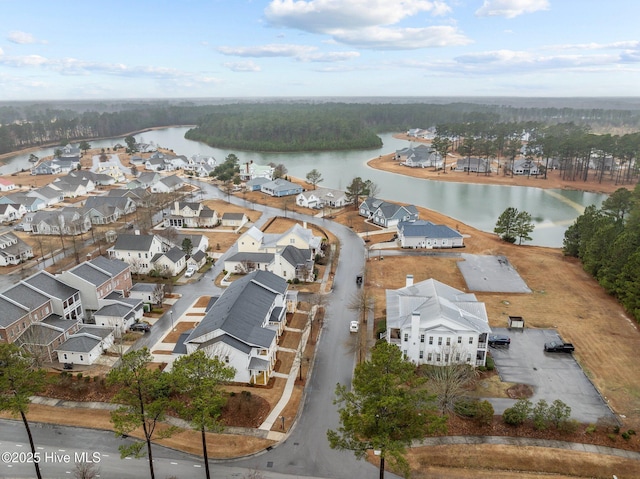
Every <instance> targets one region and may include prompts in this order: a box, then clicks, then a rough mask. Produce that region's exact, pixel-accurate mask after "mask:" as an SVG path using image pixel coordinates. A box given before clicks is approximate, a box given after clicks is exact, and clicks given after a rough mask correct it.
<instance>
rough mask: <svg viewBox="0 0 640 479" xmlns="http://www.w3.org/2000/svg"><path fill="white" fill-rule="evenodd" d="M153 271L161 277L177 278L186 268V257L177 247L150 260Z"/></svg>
mask: <svg viewBox="0 0 640 479" xmlns="http://www.w3.org/2000/svg"><path fill="white" fill-rule="evenodd" d="M151 263H152V264H153V270H155V271H157V272H158V273H159V274H160V275H161V276H178V275H179V274H180V273H181V272H182V270H184V269H185V268H186V267H187V255H186V254H185V252H184V251H182V250H181V249H180V248H178V247H177V246H174V247H173V248H171V249H169V250H168V251H166V252H164V253H158V254H157V255H155V256H154V257H153V258H152V259H151Z"/></svg>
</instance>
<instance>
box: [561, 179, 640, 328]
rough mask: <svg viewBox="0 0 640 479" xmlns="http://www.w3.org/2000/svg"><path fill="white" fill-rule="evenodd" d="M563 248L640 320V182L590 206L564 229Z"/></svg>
mask: <svg viewBox="0 0 640 479" xmlns="http://www.w3.org/2000/svg"><path fill="white" fill-rule="evenodd" d="M563 250H564V253H565V254H566V255H568V256H573V257H576V258H579V259H580V260H581V261H582V265H583V267H584V269H585V271H587V272H588V273H589V274H591V275H592V276H593V277H594V278H595V279H596V280H597V281H598V283H600V285H601V286H602V287H603V288H604V289H605V290H606V291H607V292H608V293H609V294H611V295H613V296H614V297H616V298H617V299H618V301H620V303H621V304H622V306H624V308H625V309H626V310H627V312H628V313H629V314H630V315H631V316H633V318H634V319H635V320H636V321H638V322H640V295H638V291H640V186H636V188H635V189H634V190H633V191H629V190H627V189H622V188H621V189H618V190H617V191H615V192H614V193H613V194H612V195H611V196H610V197H609V198H607V199H606V200H605V201H604V202H603V204H602V206H601V207H600V208H596V207H595V206H594V205H591V206H589V207H587V208H586V209H585V211H584V213H583V214H582V215H580V216H579V217H578V218H577V219H576V221H575V222H574V223H573V224H572V225H571V226H570V227H569V228H568V229H567V231H566V232H565V236H564V246H563Z"/></svg>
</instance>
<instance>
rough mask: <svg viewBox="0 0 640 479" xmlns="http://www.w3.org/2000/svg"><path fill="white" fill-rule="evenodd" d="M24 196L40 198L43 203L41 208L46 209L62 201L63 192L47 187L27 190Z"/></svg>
mask: <svg viewBox="0 0 640 479" xmlns="http://www.w3.org/2000/svg"><path fill="white" fill-rule="evenodd" d="M26 195H27V196H31V197H34V198H40V199H41V200H42V201H43V202H44V206H43V208H48V207H50V206H54V205H57V204H58V203H62V202H63V201H64V194H63V192H62V191H60V190H58V189H56V188H51V187H50V186H49V185H46V186H41V187H40V188H34V189H32V190H29V191H28V192H27V193H26ZM32 211H33V210H32Z"/></svg>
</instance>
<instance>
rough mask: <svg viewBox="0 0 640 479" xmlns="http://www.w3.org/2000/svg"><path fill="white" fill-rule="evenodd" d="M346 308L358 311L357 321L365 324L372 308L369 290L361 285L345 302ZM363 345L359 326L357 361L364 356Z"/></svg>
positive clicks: (364, 341)
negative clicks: (346, 302)
mask: <svg viewBox="0 0 640 479" xmlns="http://www.w3.org/2000/svg"><path fill="white" fill-rule="evenodd" d="M347 308H348V309H350V310H351V311H356V312H358V313H359V316H360V317H359V318H358V322H359V323H360V324H365V323H366V322H367V316H368V315H369V314H370V313H371V312H373V310H374V298H373V294H372V293H371V292H370V291H369V289H367V288H364V287H362V288H361V289H360V290H358V292H356V293H355V294H354V295H353V296H352V297H351V300H350V301H349V303H348V304H347ZM365 347H366V337H365V336H364V331H363V330H362V328H359V330H358V334H357V351H358V362H362V361H363V359H364V358H365V355H366V351H364V349H365Z"/></svg>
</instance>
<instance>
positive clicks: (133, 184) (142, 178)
mask: <svg viewBox="0 0 640 479" xmlns="http://www.w3.org/2000/svg"><path fill="white" fill-rule="evenodd" d="M161 178H162V175H161V174H160V173H157V172H151V171H143V172H142V173H140V174H139V175H138V177H137V178H136V179H135V180H133V181H130V182H129V183H127V189H129V190H133V189H136V188H143V189H146V188H150V187H151V186H153V185H155V184H156V183H157V182H158V181H160V179H161Z"/></svg>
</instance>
